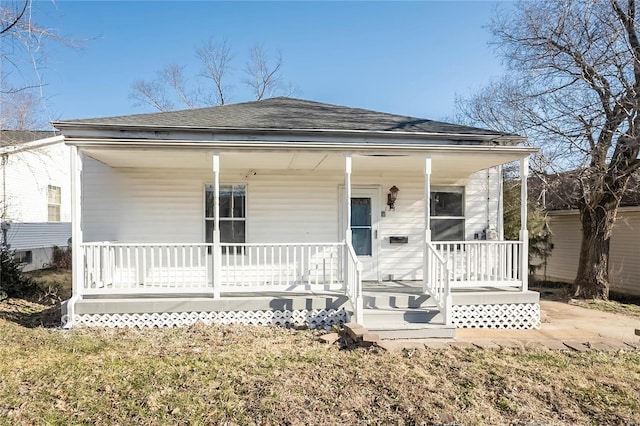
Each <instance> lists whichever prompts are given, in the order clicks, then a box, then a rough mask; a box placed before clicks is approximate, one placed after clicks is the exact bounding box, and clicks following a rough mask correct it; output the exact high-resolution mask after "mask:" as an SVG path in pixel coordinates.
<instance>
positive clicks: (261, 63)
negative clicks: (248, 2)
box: [244, 44, 282, 100]
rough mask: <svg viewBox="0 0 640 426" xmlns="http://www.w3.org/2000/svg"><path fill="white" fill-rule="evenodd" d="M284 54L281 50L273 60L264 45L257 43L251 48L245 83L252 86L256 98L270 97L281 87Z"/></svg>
mask: <svg viewBox="0 0 640 426" xmlns="http://www.w3.org/2000/svg"><path fill="white" fill-rule="evenodd" d="M281 68H282V55H280V52H278V54H277V55H276V56H275V57H274V58H273V60H272V61H270V60H269V58H268V57H267V55H266V53H265V50H264V48H263V47H262V46H260V45H258V44H256V45H254V46H253V47H252V48H251V49H250V50H249V62H247V64H246V66H245V70H244V72H245V74H246V75H247V78H246V79H245V84H246V85H247V86H249V88H251V91H252V92H253V94H254V97H255V98H256V100H260V99H263V98H270V97H272V96H273V95H274V93H275V92H276V91H277V90H278V89H280V88H281V86H282V78H281V75H280V69H281Z"/></svg>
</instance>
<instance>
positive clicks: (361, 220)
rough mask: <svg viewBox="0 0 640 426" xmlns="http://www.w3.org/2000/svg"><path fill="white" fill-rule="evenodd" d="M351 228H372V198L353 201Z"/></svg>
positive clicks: (353, 199)
mask: <svg viewBox="0 0 640 426" xmlns="http://www.w3.org/2000/svg"><path fill="white" fill-rule="evenodd" d="M351 226H371V198H352V199H351Z"/></svg>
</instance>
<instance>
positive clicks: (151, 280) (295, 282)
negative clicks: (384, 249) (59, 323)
mask: <svg viewBox="0 0 640 426" xmlns="http://www.w3.org/2000/svg"><path fill="white" fill-rule="evenodd" d="M81 247H82V250H83V251H84V260H85V280H84V281H85V285H84V288H83V289H82V293H83V294H87V295H88V294H127V293H189V292H191V293H209V292H212V291H213V284H212V283H213V273H214V270H213V265H214V262H213V257H212V252H213V251H214V250H215V247H214V245H213V244H181V243H174V244H126V243H109V242H100V243H83V244H82V245H81ZM344 250H345V245H344V243H308V244H305V243H298V244H227V243H224V244H221V245H220V247H219V254H218V255H219V256H220V263H219V264H220V271H219V277H220V291H222V292H244V291H283V290H296V289H300V290H311V289H323V290H338V289H343V288H344V284H343V283H344V277H343V269H344V259H345V257H344Z"/></svg>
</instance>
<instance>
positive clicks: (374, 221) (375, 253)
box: [338, 185, 382, 281]
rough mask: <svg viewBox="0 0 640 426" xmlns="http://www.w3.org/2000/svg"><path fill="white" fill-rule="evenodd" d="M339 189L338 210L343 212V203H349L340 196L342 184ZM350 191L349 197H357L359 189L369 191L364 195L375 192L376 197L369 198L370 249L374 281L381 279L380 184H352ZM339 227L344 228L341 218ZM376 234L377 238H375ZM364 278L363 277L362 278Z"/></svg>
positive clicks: (340, 215) (342, 190) (342, 191)
mask: <svg viewBox="0 0 640 426" xmlns="http://www.w3.org/2000/svg"><path fill="white" fill-rule="evenodd" d="M338 188H339V191H340V192H341V196H340V200H341V202H340V206H339V212H340V213H341V212H344V211H345V205H348V206H349V207H350V206H351V203H350V202H349V203H347V201H346V200H347V198H346V196H342V195H344V190H345V189H344V186H342V185H340V186H339V187H338ZM351 189H352V191H351V197H350V198H358V197H360V196H359V195H358V193H359V192H360V191H365V192H366V191H369V194H366V193H365V194H364V196H365V197H366V196H367V195H373V194H372V193H373V192H375V193H376V194H375V195H376V198H377V200H376V199H375V198H372V200H371V225H372V226H371V251H372V262H373V267H374V271H375V273H374V275H375V280H376V281H382V279H381V270H380V261H381V257H382V239H381V238H380V235H381V231H380V224H381V221H382V217H381V215H380V211H381V208H382V206H381V204H382V186H381V185H353V186H352V187H351ZM340 213H339V214H338V216H339V218H340V219H341V218H342V217H344V215H343V214H340ZM339 226H340V229H345V223H344V221H343V220H340V223H339ZM376 234H377V238H376ZM359 261H360V263H363V262H362V260H361V259H359ZM365 263H367V262H365ZM363 279H364V278H363Z"/></svg>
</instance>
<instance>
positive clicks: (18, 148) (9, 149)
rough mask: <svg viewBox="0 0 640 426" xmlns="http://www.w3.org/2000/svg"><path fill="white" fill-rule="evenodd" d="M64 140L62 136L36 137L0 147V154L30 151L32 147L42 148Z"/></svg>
mask: <svg viewBox="0 0 640 426" xmlns="http://www.w3.org/2000/svg"><path fill="white" fill-rule="evenodd" d="M61 142H64V136H62V135H58V136H52V137H49V138H44V139H38V140H35V141H32V142H27V143H20V144H17V145H10V146H5V147H2V148H0V155H4V154H7V155H11V154H17V153H19V152H24V151H30V150H32V149H39V148H44V147H45V146H49V145H55V144H57V143H61Z"/></svg>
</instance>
